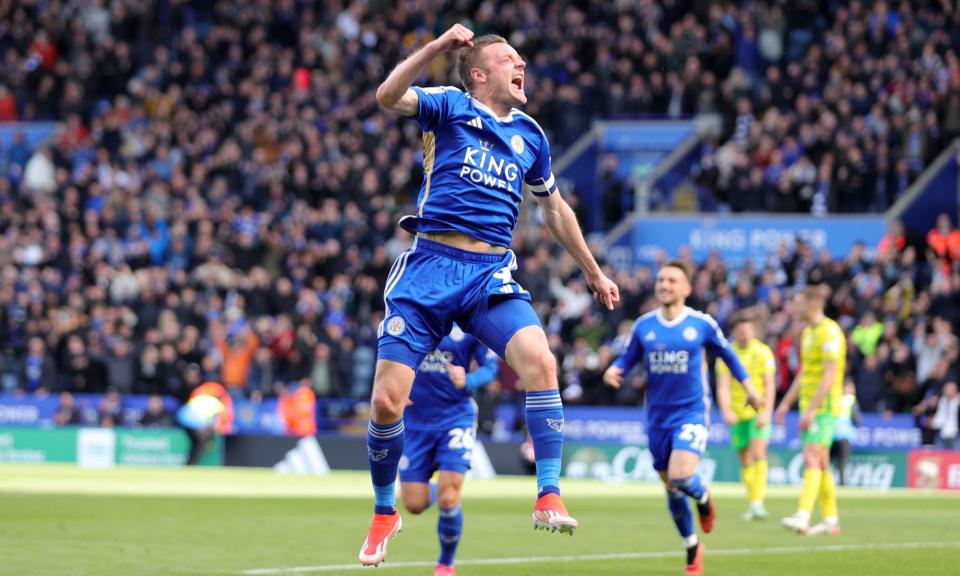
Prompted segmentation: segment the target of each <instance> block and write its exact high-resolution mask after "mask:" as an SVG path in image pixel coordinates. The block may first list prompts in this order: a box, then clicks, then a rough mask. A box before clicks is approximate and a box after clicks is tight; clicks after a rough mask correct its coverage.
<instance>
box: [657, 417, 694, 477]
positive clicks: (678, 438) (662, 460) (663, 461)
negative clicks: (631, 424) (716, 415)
mask: <svg viewBox="0 0 960 576" xmlns="http://www.w3.org/2000/svg"><path fill="white" fill-rule="evenodd" d="M708 436H709V434H708V430H707V425H706V421H705V417H704V415H703V414H696V413H692V414H690V415H689V416H686V417H681V418H677V419H676V423H675V424H671V425H670V426H667V427H663V428H661V427H655V426H650V427H649V428H648V430H647V438H648V439H649V442H650V454H651V455H652V456H653V469H654V470H656V471H657V472H663V471H664V470H666V469H667V466H668V465H669V464H670V454H671V453H673V451H674V450H684V451H686V452H693V453H694V454H696V455H697V456H699V457H701V458H702V457H703V453H704V451H705V450H706V449H707V438H708Z"/></svg>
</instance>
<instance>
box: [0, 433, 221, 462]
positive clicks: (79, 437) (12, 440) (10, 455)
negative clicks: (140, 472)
mask: <svg viewBox="0 0 960 576" xmlns="http://www.w3.org/2000/svg"><path fill="white" fill-rule="evenodd" d="M189 451H190V443H189V441H188V439H187V435H186V434H184V432H183V431H182V430H178V429H174V428H155V429H150V430H132V429H116V430H114V429H110V428H76V427H65V428H52V429H35V428H19V427H18V428H0V462H2V463H17V462H19V463H33V464H37V463H45V462H63V463H73V464H78V465H80V466H86V467H93V468H109V467H112V466H114V465H123V466H182V465H183V464H184V463H185V462H186V461H187V455H188V453H189ZM200 464H201V465H205V466H220V465H222V464H223V439H222V438H219V437H218V438H216V439H215V440H214V443H213V445H212V447H211V448H210V449H209V450H208V451H207V452H206V453H205V454H204V456H203V458H201V460H200Z"/></svg>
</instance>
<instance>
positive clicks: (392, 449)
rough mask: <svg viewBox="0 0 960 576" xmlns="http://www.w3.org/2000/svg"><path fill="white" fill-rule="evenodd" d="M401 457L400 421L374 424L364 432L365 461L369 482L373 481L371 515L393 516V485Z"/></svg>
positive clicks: (401, 426)
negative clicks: (365, 443) (372, 512)
mask: <svg viewBox="0 0 960 576" xmlns="http://www.w3.org/2000/svg"><path fill="white" fill-rule="evenodd" d="M401 456H403V420H397V421H396V422H391V423H389V424H377V423H376V422H374V421H373V420H371V421H370V426H369V427H368V428H367V460H368V462H369V464H370V479H371V480H373V493H374V498H375V500H374V504H375V505H374V512H375V513H376V514H396V512H397V505H396V495H395V493H394V483H395V482H396V480H397V467H398V466H399V465H400V457H401Z"/></svg>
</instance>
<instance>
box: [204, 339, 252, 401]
mask: <svg viewBox="0 0 960 576" xmlns="http://www.w3.org/2000/svg"><path fill="white" fill-rule="evenodd" d="M213 342H214V345H216V347H217V350H219V352H220V358H221V360H220V361H221V366H222V373H221V374H222V375H221V379H222V381H223V385H224V386H226V388H227V390H230V391H232V392H239V393H242V392H243V391H244V390H245V389H246V387H247V379H248V378H249V375H250V367H251V365H252V364H253V360H254V355H255V354H256V351H257V349H258V348H259V346H260V339H259V338H258V337H257V334H256V333H255V332H254V331H253V330H251V329H250V328H249V327H247V326H244V327H242V328H239V329H237V330H236V331H235V332H234V333H232V334H231V333H229V331H228V330H227V329H225V328H222V327H220V328H219V329H218V330H217V331H216V332H214V333H213Z"/></svg>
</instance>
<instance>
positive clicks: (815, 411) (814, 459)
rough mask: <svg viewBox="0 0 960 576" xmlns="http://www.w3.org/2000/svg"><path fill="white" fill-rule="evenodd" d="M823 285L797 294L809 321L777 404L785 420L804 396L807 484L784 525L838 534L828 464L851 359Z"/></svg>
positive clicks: (805, 531)
mask: <svg viewBox="0 0 960 576" xmlns="http://www.w3.org/2000/svg"><path fill="white" fill-rule="evenodd" d="M825 300H826V299H825V297H824V294H823V292H822V290H821V288H820V286H807V287H805V288H804V289H803V290H801V291H800V292H798V293H797V295H796V296H795V297H794V303H795V308H796V311H797V314H798V315H799V316H800V320H801V321H802V322H803V323H804V324H806V326H805V327H804V328H803V332H801V334H800V371H799V372H798V373H797V377H796V378H794V380H793V385H792V386H790V390H788V391H787V394H786V395H785V396H784V397H783V400H781V401H780V406H778V407H777V414H776V416H777V422H778V423H780V424H782V423H783V421H784V419H785V418H786V415H787V411H789V410H790V407H791V406H793V403H794V401H796V399H797V395H798V394H799V396H800V432H801V434H802V436H803V488H802V489H801V491H800V503H799V506H798V508H797V512H796V513H795V514H794V515H793V516H788V517H786V518H784V519H783V525H784V526H785V527H786V528H789V529H791V530H796V531H797V532H799V533H801V534H811V535H812V534H832V535H837V534H840V518H839V514H838V512H837V485H836V483H835V482H834V480H833V472H832V471H831V469H830V444H832V443H833V430H834V425H835V422H836V418H837V416H839V415H840V412H841V409H842V407H843V405H842V395H843V375H844V370H845V369H846V363H847V339H846V336H844V334H843V330H842V329H841V328H840V325H839V324H837V323H836V322H834V321H833V320H831V319H830V318H827V317H826V315H824V313H823V305H824V302H825ZM818 494H819V496H820V511H821V513H822V514H823V520H822V521H821V522H819V523H817V524H815V525H814V526H810V514H811V513H812V512H813V505H814V503H816V501H817V495H818Z"/></svg>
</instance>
